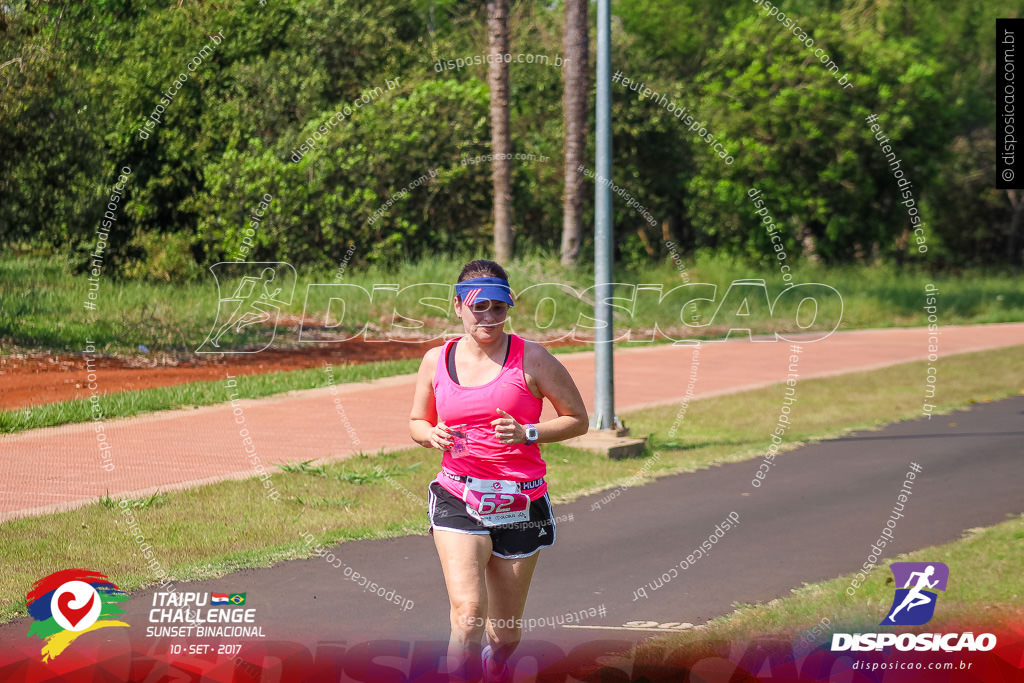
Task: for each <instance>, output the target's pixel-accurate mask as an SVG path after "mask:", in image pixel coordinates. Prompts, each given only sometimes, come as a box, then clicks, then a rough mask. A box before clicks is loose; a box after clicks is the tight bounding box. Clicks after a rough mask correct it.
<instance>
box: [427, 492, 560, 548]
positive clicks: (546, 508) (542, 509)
mask: <svg viewBox="0 0 1024 683" xmlns="http://www.w3.org/2000/svg"><path fill="white" fill-rule="evenodd" d="M428 515H429V517H430V533H434V529H435V528H437V529H443V530H444V531H454V532H456V533H460V534H481V535H483V534H490V535H491V544H492V548H493V549H492V551H491V552H492V554H494V555H497V556H498V557H500V558H502V559H506V560H514V559H518V558H520V557H529V556H530V555H533V554H534V553H536V552H537V551H538V550H540V549H541V548H546V547H548V546H549V545H552V544H553V543H554V542H555V517H554V514H553V513H552V511H551V499H550V498H548V494H547V493H545V494H544V495H543V496H541V497H540V498H538V499H537V500H535V501H532V502H531V503H530V519H529V520H528V521H526V522H513V523H511V524H503V525H501V526H490V527H488V526H484V525H483V524H481V523H480V522H478V521H477V520H475V519H473V517H471V516H470V514H469V513H468V512H467V511H466V503H465V501H462V500H460V499H459V498H456V497H455V496H453V495H452V494H450V493H449V492H448V491H447V490H446V489H445V488H444V487H443V486H441V485H440V484H438V483H437V482H436V481H432V482H430V509H429V512H428Z"/></svg>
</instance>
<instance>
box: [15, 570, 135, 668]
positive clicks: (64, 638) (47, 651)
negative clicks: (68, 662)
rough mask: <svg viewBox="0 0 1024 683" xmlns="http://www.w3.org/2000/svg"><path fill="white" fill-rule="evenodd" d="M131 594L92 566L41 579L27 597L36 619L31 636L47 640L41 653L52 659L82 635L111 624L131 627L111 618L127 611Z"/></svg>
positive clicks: (31, 629)
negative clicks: (123, 603) (126, 607)
mask: <svg viewBox="0 0 1024 683" xmlns="http://www.w3.org/2000/svg"><path fill="white" fill-rule="evenodd" d="M127 599H128V594H127V593H125V592H124V591H122V590H121V589H119V588H118V587H117V586H115V585H114V584H113V583H111V581H110V580H109V579H108V578H107V577H106V576H104V575H103V574H100V573H99V572H97V571H93V570H92V569H64V570H62V571H59V572H54V573H53V574H50V575H49V576H46V577H44V578H42V579H39V580H38V581H36V582H35V584H33V586H32V590H31V591H29V593H28V595H27V596H25V602H26V605H27V607H28V613H29V616H31V617H32V619H33V620H34V621H33V622H32V626H30V627H29V629H28V634H27V635H28V637H30V638H31V637H33V636H34V637H36V638H42V639H43V640H44V641H46V642H45V643H44V645H43V648H42V651H41V654H42V655H43V661H44V662H45V661H48V660H51V659H53V658H54V657H56V656H57V655H59V654H60V653H61V652H63V651H64V650H65V649H67V647H68V646H69V645H71V643H72V642H74V640H75V639H76V638H78V637H79V636H81V635H83V634H85V633H89V632H90V631H96V630H98V629H101V628H106V627H108V626H128V624H126V623H125V622H123V621H117V620H114V619H110V617H113V616H114V615H116V614H121V613H123V612H124V607H123V606H122V605H121V603H122V602H124V601H125V600H127Z"/></svg>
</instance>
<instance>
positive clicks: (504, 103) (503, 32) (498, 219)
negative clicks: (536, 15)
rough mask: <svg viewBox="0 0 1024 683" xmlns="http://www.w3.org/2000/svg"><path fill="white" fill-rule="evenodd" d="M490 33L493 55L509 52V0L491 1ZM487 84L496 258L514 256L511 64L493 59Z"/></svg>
mask: <svg viewBox="0 0 1024 683" xmlns="http://www.w3.org/2000/svg"><path fill="white" fill-rule="evenodd" d="M487 33H488V36H489V42H490V53H491V55H504V54H505V53H507V52H508V51H509V44H508V43H509V40H508V0H487ZM487 83H488V85H489V86H490V88H491V152H492V154H493V155H494V160H493V162H492V164H491V180H492V183H493V184H494V260H496V261H498V262H499V263H505V262H507V261H510V260H511V259H512V161H511V153H512V141H511V138H510V137H509V110H508V99H509V87H508V64H507V63H505V60H504V59H495V58H492V59H491V60H490V64H489V65H488V67H487Z"/></svg>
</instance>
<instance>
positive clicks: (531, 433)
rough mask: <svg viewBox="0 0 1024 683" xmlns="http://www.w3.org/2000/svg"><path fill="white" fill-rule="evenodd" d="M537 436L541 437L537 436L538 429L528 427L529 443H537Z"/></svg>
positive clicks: (527, 437) (527, 436)
mask: <svg viewBox="0 0 1024 683" xmlns="http://www.w3.org/2000/svg"><path fill="white" fill-rule="evenodd" d="M537 436H539V435H538V434H537V428H536V427H532V426H531V427H527V428H526V439H527V440H528V441H536V440H537Z"/></svg>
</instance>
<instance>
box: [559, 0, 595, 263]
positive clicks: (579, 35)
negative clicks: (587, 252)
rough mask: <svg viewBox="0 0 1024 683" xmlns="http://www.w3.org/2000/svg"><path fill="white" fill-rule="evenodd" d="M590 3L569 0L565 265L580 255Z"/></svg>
mask: <svg viewBox="0 0 1024 683" xmlns="http://www.w3.org/2000/svg"><path fill="white" fill-rule="evenodd" d="M588 4H589V0H566V2H565V33H564V37H563V46H564V50H565V67H564V71H563V78H564V79H565V87H564V90H563V95H562V103H563V104H562V109H563V112H564V114H563V116H564V117H565V196H564V197H563V202H562V206H563V208H562V249H561V258H562V265H565V266H571V265H575V264H576V261H577V259H578V258H579V254H580V239H581V237H582V234H583V217H582V215H581V214H582V209H583V194H584V192H585V189H586V188H585V185H584V183H583V178H582V177H581V176H580V173H579V171H578V170H577V169H578V168H579V165H580V164H581V163H582V162H583V155H584V153H585V152H586V146H587V144H586V136H587V94H588V92H589V90H590V79H589V71H588V61H589V60H588V52H589V47H590V23H589V21H588V19H587V9H588Z"/></svg>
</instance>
